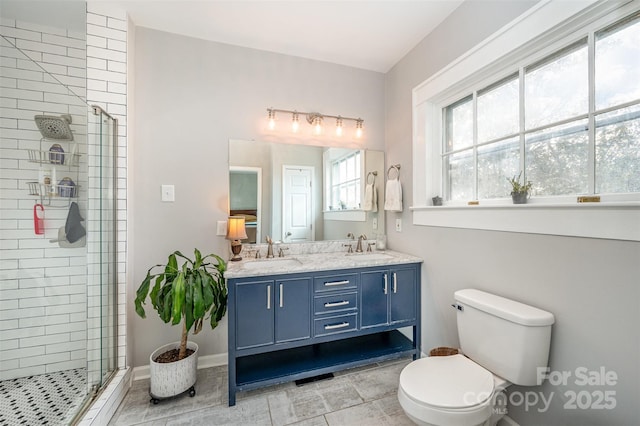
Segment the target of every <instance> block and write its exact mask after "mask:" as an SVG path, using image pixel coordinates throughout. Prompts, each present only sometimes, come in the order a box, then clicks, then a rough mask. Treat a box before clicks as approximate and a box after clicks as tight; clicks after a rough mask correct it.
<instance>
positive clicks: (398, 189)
mask: <svg viewBox="0 0 640 426" xmlns="http://www.w3.org/2000/svg"><path fill="white" fill-rule="evenodd" d="M384 209H385V210H389V211H392V212H401V211H402V185H400V180H398V179H388V180H387V188H386V193H385V199H384Z"/></svg>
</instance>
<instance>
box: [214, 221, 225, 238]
mask: <svg viewBox="0 0 640 426" xmlns="http://www.w3.org/2000/svg"><path fill="white" fill-rule="evenodd" d="M216 235H220V236H223V237H224V236H225V235H227V221H226V220H219V221H218V225H217V227H216Z"/></svg>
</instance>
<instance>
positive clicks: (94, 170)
mask: <svg viewBox="0 0 640 426" xmlns="http://www.w3.org/2000/svg"><path fill="white" fill-rule="evenodd" d="M89 117H90V118H89V147H88V157H89V200H88V205H89V209H88V210H89V213H88V214H89V215H90V220H89V227H90V228H91V229H92V231H93V232H92V233H91V236H92V238H90V241H89V253H88V256H89V261H88V274H89V301H88V310H89V318H88V320H89V333H88V335H89V342H90V343H89V349H90V351H89V352H90V354H89V363H88V384H89V386H90V387H91V388H93V389H94V390H95V389H98V388H100V387H102V386H103V385H104V383H105V382H106V381H108V379H109V377H110V376H111V374H112V373H113V372H114V371H115V370H116V360H117V338H116V336H117V313H116V306H117V284H116V283H117V281H116V280H117V276H116V275H117V271H116V262H117V259H116V250H117V226H116V223H117V205H116V198H117V197H116V179H117V176H116V170H117V167H116V166H117V164H116V161H117V156H116V149H117V120H114V119H113V118H112V117H111V116H109V114H107V113H106V112H105V111H103V110H102V109H101V108H100V107H98V106H93V107H92V112H91V114H90V115H89Z"/></svg>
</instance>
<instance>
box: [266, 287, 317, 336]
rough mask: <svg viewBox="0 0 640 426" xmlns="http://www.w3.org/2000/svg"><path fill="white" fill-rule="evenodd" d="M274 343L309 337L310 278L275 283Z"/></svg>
mask: <svg viewBox="0 0 640 426" xmlns="http://www.w3.org/2000/svg"><path fill="white" fill-rule="evenodd" d="M275 290H276V293H275V294H274V297H275V309H274V314H275V330H276V343H284V342H291V341H295V340H301V339H308V338H310V337H311V303H309V301H310V300H311V278H309V277H303V278H286V279H277V280H276V281H275Z"/></svg>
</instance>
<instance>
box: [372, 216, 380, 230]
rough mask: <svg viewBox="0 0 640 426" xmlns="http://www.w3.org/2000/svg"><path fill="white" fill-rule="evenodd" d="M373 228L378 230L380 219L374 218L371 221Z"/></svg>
mask: <svg viewBox="0 0 640 426" xmlns="http://www.w3.org/2000/svg"><path fill="white" fill-rule="evenodd" d="M371 227H372V228H373V229H378V218H376V217H374V218H373V219H372V220H371Z"/></svg>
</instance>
